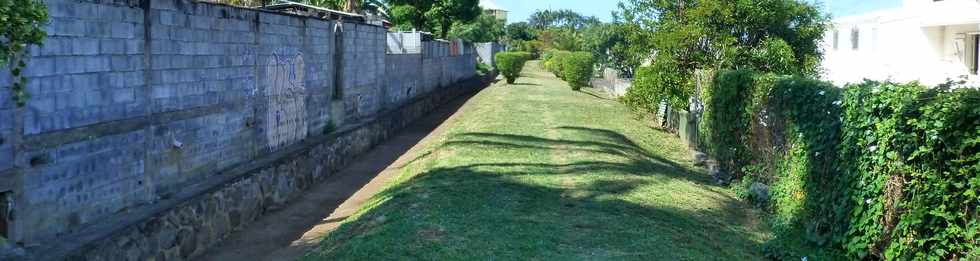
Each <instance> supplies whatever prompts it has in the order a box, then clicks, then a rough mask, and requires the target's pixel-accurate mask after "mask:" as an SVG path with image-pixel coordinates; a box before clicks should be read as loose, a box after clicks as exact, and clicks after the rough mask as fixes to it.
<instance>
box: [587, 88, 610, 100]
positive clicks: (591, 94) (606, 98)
mask: <svg viewBox="0 0 980 261" xmlns="http://www.w3.org/2000/svg"><path fill="white" fill-rule="evenodd" d="M592 89H593V90H597V89H596V88H595V87H592ZM579 92H581V93H584V94H588V95H589V96H592V97H594V98H596V99H600V100H607V101H615V100H616V99H613V98H609V97H604V96H602V95H598V94H595V93H593V92H594V91H587V90H584V89H583V90H580V91H579Z"/></svg>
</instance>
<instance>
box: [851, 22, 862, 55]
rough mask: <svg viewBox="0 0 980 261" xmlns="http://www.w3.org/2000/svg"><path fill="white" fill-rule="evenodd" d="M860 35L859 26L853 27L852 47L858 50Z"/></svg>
mask: <svg viewBox="0 0 980 261" xmlns="http://www.w3.org/2000/svg"><path fill="white" fill-rule="evenodd" d="M859 37H860V34H859V32H858V29H857V27H854V28H853V29H851V49H854V50H857V49H858V45H859V43H860V41H859V40H860V39H859Z"/></svg>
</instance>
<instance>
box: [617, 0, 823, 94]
mask: <svg viewBox="0 0 980 261" xmlns="http://www.w3.org/2000/svg"><path fill="white" fill-rule="evenodd" d="M620 9H621V18H622V19H623V21H624V22H625V23H630V24H633V25H635V26H636V27H638V29H641V30H636V31H631V32H635V34H646V35H645V36H642V37H641V38H646V39H648V41H649V42H648V44H649V45H650V46H652V47H653V50H655V51H656V55H655V56H654V57H653V59H654V61H653V62H652V64H653V65H655V66H661V67H662V68H659V69H658V70H649V71H648V72H649V75H647V76H648V77H652V78H653V79H679V80H678V81H654V80H649V81H642V82H645V83H649V84H651V85H657V86H644V85H642V84H638V85H636V86H635V87H638V88H639V89H642V88H650V89H655V90H663V91H660V92H646V93H659V94H662V95H664V97H661V98H663V99H667V100H672V101H674V103H672V104H673V105H675V106H678V107H686V101H687V99H688V96H689V95H690V94H692V93H693V83H692V82H690V81H684V80H683V79H690V78H691V77H690V76H691V75H692V74H693V73H694V71H695V70H697V69H754V70H759V71H762V72H774V73H780V74H794V75H803V76H813V75H816V74H817V73H818V66H819V64H820V61H821V59H822V53H821V50H820V48H819V42H820V39H822V37H823V34H824V32H825V31H826V30H827V28H828V26H829V17H828V16H826V15H824V14H822V13H820V11H819V9H818V8H817V7H816V6H814V5H812V4H810V3H808V2H804V1H799V0H627V1H625V2H624V3H621V4H620ZM668 65H669V66H668ZM667 67H669V68H667ZM666 74H672V75H666ZM638 88H634V89H638ZM636 91H637V93H640V90H636ZM675 96H676V97H675ZM654 100H656V99H654Z"/></svg>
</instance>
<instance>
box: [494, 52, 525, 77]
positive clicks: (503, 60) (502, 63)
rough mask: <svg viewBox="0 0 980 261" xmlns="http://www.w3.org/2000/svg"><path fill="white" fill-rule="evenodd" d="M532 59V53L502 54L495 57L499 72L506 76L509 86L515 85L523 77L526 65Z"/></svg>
mask: <svg viewBox="0 0 980 261" xmlns="http://www.w3.org/2000/svg"><path fill="white" fill-rule="evenodd" d="M530 59H531V54H530V53H525V52H501V53H497V55H496V56H495V60H496V66H497V70H498V71H500V74H503V75H504V78H506V79H507V83H508V84H513V83H514V82H516V81H517V78H518V77H520V76H521V71H522V70H524V63H526V62H527V61H528V60H530Z"/></svg>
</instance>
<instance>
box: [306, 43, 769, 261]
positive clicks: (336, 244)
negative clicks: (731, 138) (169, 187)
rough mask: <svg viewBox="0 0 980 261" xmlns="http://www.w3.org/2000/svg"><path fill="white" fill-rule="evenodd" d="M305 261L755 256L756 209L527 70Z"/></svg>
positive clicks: (474, 102)
mask: <svg viewBox="0 0 980 261" xmlns="http://www.w3.org/2000/svg"><path fill="white" fill-rule="evenodd" d="M462 110H463V111H462V113H463V114H462V116H460V117H458V118H456V119H454V121H453V122H451V124H452V125H451V127H450V128H449V129H448V130H447V131H445V132H444V133H442V134H439V135H438V136H436V137H435V138H433V139H430V140H429V141H428V143H427V144H426V145H425V146H426V149H424V150H422V151H421V152H419V153H418V155H415V156H417V158H416V159H415V160H413V161H411V162H410V163H408V164H407V165H406V166H405V168H404V173H402V175H401V176H400V177H399V178H398V179H397V180H396V181H394V182H393V184H392V185H391V187H389V188H388V189H386V190H385V191H384V192H382V193H381V194H379V195H377V196H376V197H375V199H374V200H373V201H372V202H371V203H369V204H368V205H367V206H365V208H364V209H363V210H361V211H360V212H359V213H358V214H357V215H355V216H352V217H351V218H349V219H348V220H347V221H346V223H344V224H343V225H342V226H341V227H340V228H339V229H338V230H337V231H335V232H333V233H332V234H331V235H329V236H328V237H327V238H326V239H325V240H324V241H323V242H322V243H321V245H320V247H319V248H317V249H316V250H314V251H311V252H310V253H307V255H306V256H305V257H304V258H303V260H396V259H397V260H404V259H420V260H582V259H588V260H605V259H611V260H621V259H627V260H651V259H654V260H716V259H731V260H758V259H762V258H763V257H762V249H761V248H762V247H761V245H762V243H763V242H764V241H766V240H767V239H768V238H769V237H770V233H769V231H768V230H767V229H766V225H765V223H764V222H762V221H760V219H759V218H758V215H759V213H757V211H755V210H753V209H752V208H751V207H750V206H749V205H748V204H747V203H744V202H741V201H739V200H737V199H736V198H735V195H734V194H733V193H732V192H731V191H730V190H728V189H726V188H722V187H716V186H714V185H711V181H710V178H709V177H708V176H707V175H706V174H705V173H704V171H702V170H698V169H696V168H694V167H693V166H692V162H691V158H690V156H689V155H690V154H689V152H688V151H687V150H686V149H685V148H684V146H683V145H682V144H681V143H680V140H679V139H678V138H676V137H674V136H672V135H670V134H668V133H665V132H662V131H658V130H655V129H652V128H650V127H649V126H648V124H647V122H648V121H643V120H639V119H637V118H636V117H634V116H633V114H632V113H631V112H630V111H629V110H628V109H627V108H626V107H624V106H623V105H621V104H619V103H618V102H616V101H614V100H610V99H608V98H604V96H603V95H602V94H599V93H598V92H595V91H594V90H592V89H585V90H584V91H583V92H574V91H570V90H569V87H568V86H567V84H565V83H564V82H561V81H559V80H557V79H555V77H554V76H552V75H551V74H550V73H547V72H545V71H543V70H541V69H540V65H538V63H537V62H531V63H529V64H528V65H527V66H526V67H525V71H524V75H523V77H522V78H520V79H519V80H518V82H517V84H516V85H506V84H504V83H503V81H501V82H500V83H498V84H496V85H494V86H492V87H490V88H488V89H486V90H484V91H483V92H481V93H480V94H478V95H476V96H475V97H473V98H472V99H471V100H470V102H469V103H468V104H467V105H466V106H464V107H463V109H462Z"/></svg>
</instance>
